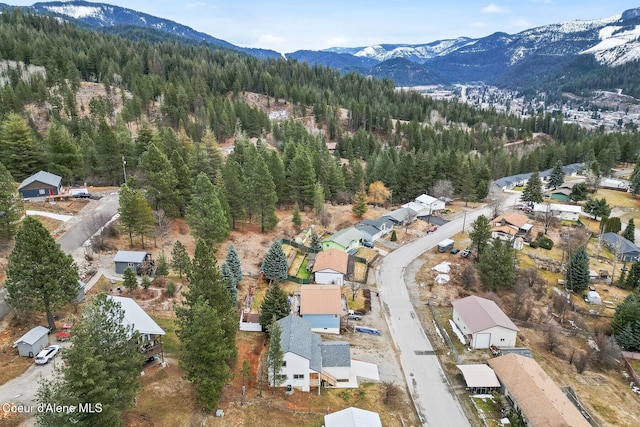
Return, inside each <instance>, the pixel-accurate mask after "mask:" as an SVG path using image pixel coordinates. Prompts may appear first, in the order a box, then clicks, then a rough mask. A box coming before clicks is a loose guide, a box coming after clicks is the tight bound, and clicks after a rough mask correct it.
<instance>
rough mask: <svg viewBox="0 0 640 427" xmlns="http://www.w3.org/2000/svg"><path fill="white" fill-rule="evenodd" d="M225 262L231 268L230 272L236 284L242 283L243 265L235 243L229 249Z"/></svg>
mask: <svg viewBox="0 0 640 427" xmlns="http://www.w3.org/2000/svg"><path fill="white" fill-rule="evenodd" d="M224 262H225V263H226V264H227V265H228V266H229V271H231V274H232V277H233V279H234V280H235V283H236V284H238V283H240V282H241V281H242V263H241V262H240V257H239V256H238V251H236V247H235V246H234V245H233V243H231V244H230V245H229V248H227V255H226V257H225V261H224Z"/></svg>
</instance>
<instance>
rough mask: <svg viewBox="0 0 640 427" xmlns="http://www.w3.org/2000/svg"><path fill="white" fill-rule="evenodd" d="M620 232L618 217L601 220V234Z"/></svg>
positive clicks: (620, 224)
mask: <svg viewBox="0 0 640 427" xmlns="http://www.w3.org/2000/svg"><path fill="white" fill-rule="evenodd" d="M620 230H622V223H621V222H620V217H617V216H614V217H612V218H603V220H602V232H603V233H608V232H611V233H616V234H617V233H619V232H620Z"/></svg>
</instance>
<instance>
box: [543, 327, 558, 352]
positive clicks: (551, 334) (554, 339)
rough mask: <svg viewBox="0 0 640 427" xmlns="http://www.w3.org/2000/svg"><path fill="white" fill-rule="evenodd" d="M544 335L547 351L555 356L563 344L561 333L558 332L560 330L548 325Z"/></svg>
mask: <svg viewBox="0 0 640 427" xmlns="http://www.w3.org/2000/svg"><path fill="white" fill-rule="evenodd" d="M544 335H545V340H546V341H545V345H546V347H547V351H549V353H551V354H555V353H556V352H557V351H558V349H559V347H560V344H561V342H562V340H561V338H560V333H559V332H558V328H557V327H556V326H554V325H548V326H547V327H546V329H545V332H544Z"/></svg>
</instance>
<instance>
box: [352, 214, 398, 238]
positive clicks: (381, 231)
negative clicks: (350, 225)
mask: <svg viewBox="0 0 640 427" xmlns="http://www.w3.org/2000/svg"><path fill="white" fill-rule="evenodd" d="M355 227H356V229H358V230H359V231H360V232H361V233H362V235H363V240H364V241H366V242H369V243H374V242H375V241H376V240H378V239H379V238H381V237H382V236H384V235H386V234H389V233H391V232H392V231H393V221H391V220H390V219H388V218H377V219H365V220H362V221H361V222H359V223H358V224H356V226H355Z"/></svg>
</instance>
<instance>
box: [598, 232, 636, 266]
mask: <svg viewBox="0 0 640 427" xmlns="http://www.w3.org/2000/svg"><path fill="white" fill-rule="evenodd" d="M602 242H603V243H604V245H605V246H606V247H607V248H609V250H610V251H611V252H613V253H614V254H615V255H616V256H617V257H618V259H620V260H621V261H625V262H635V261H638V260H639V259H640V248H638V247H637V246H636V245H635V244H633V243H631V242H630V241H629V240H627V239H625V238H624V237H622V236H620V235H619V234H616V233H612V232H608V233H604V234H603V235H602Z"/></svg>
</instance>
